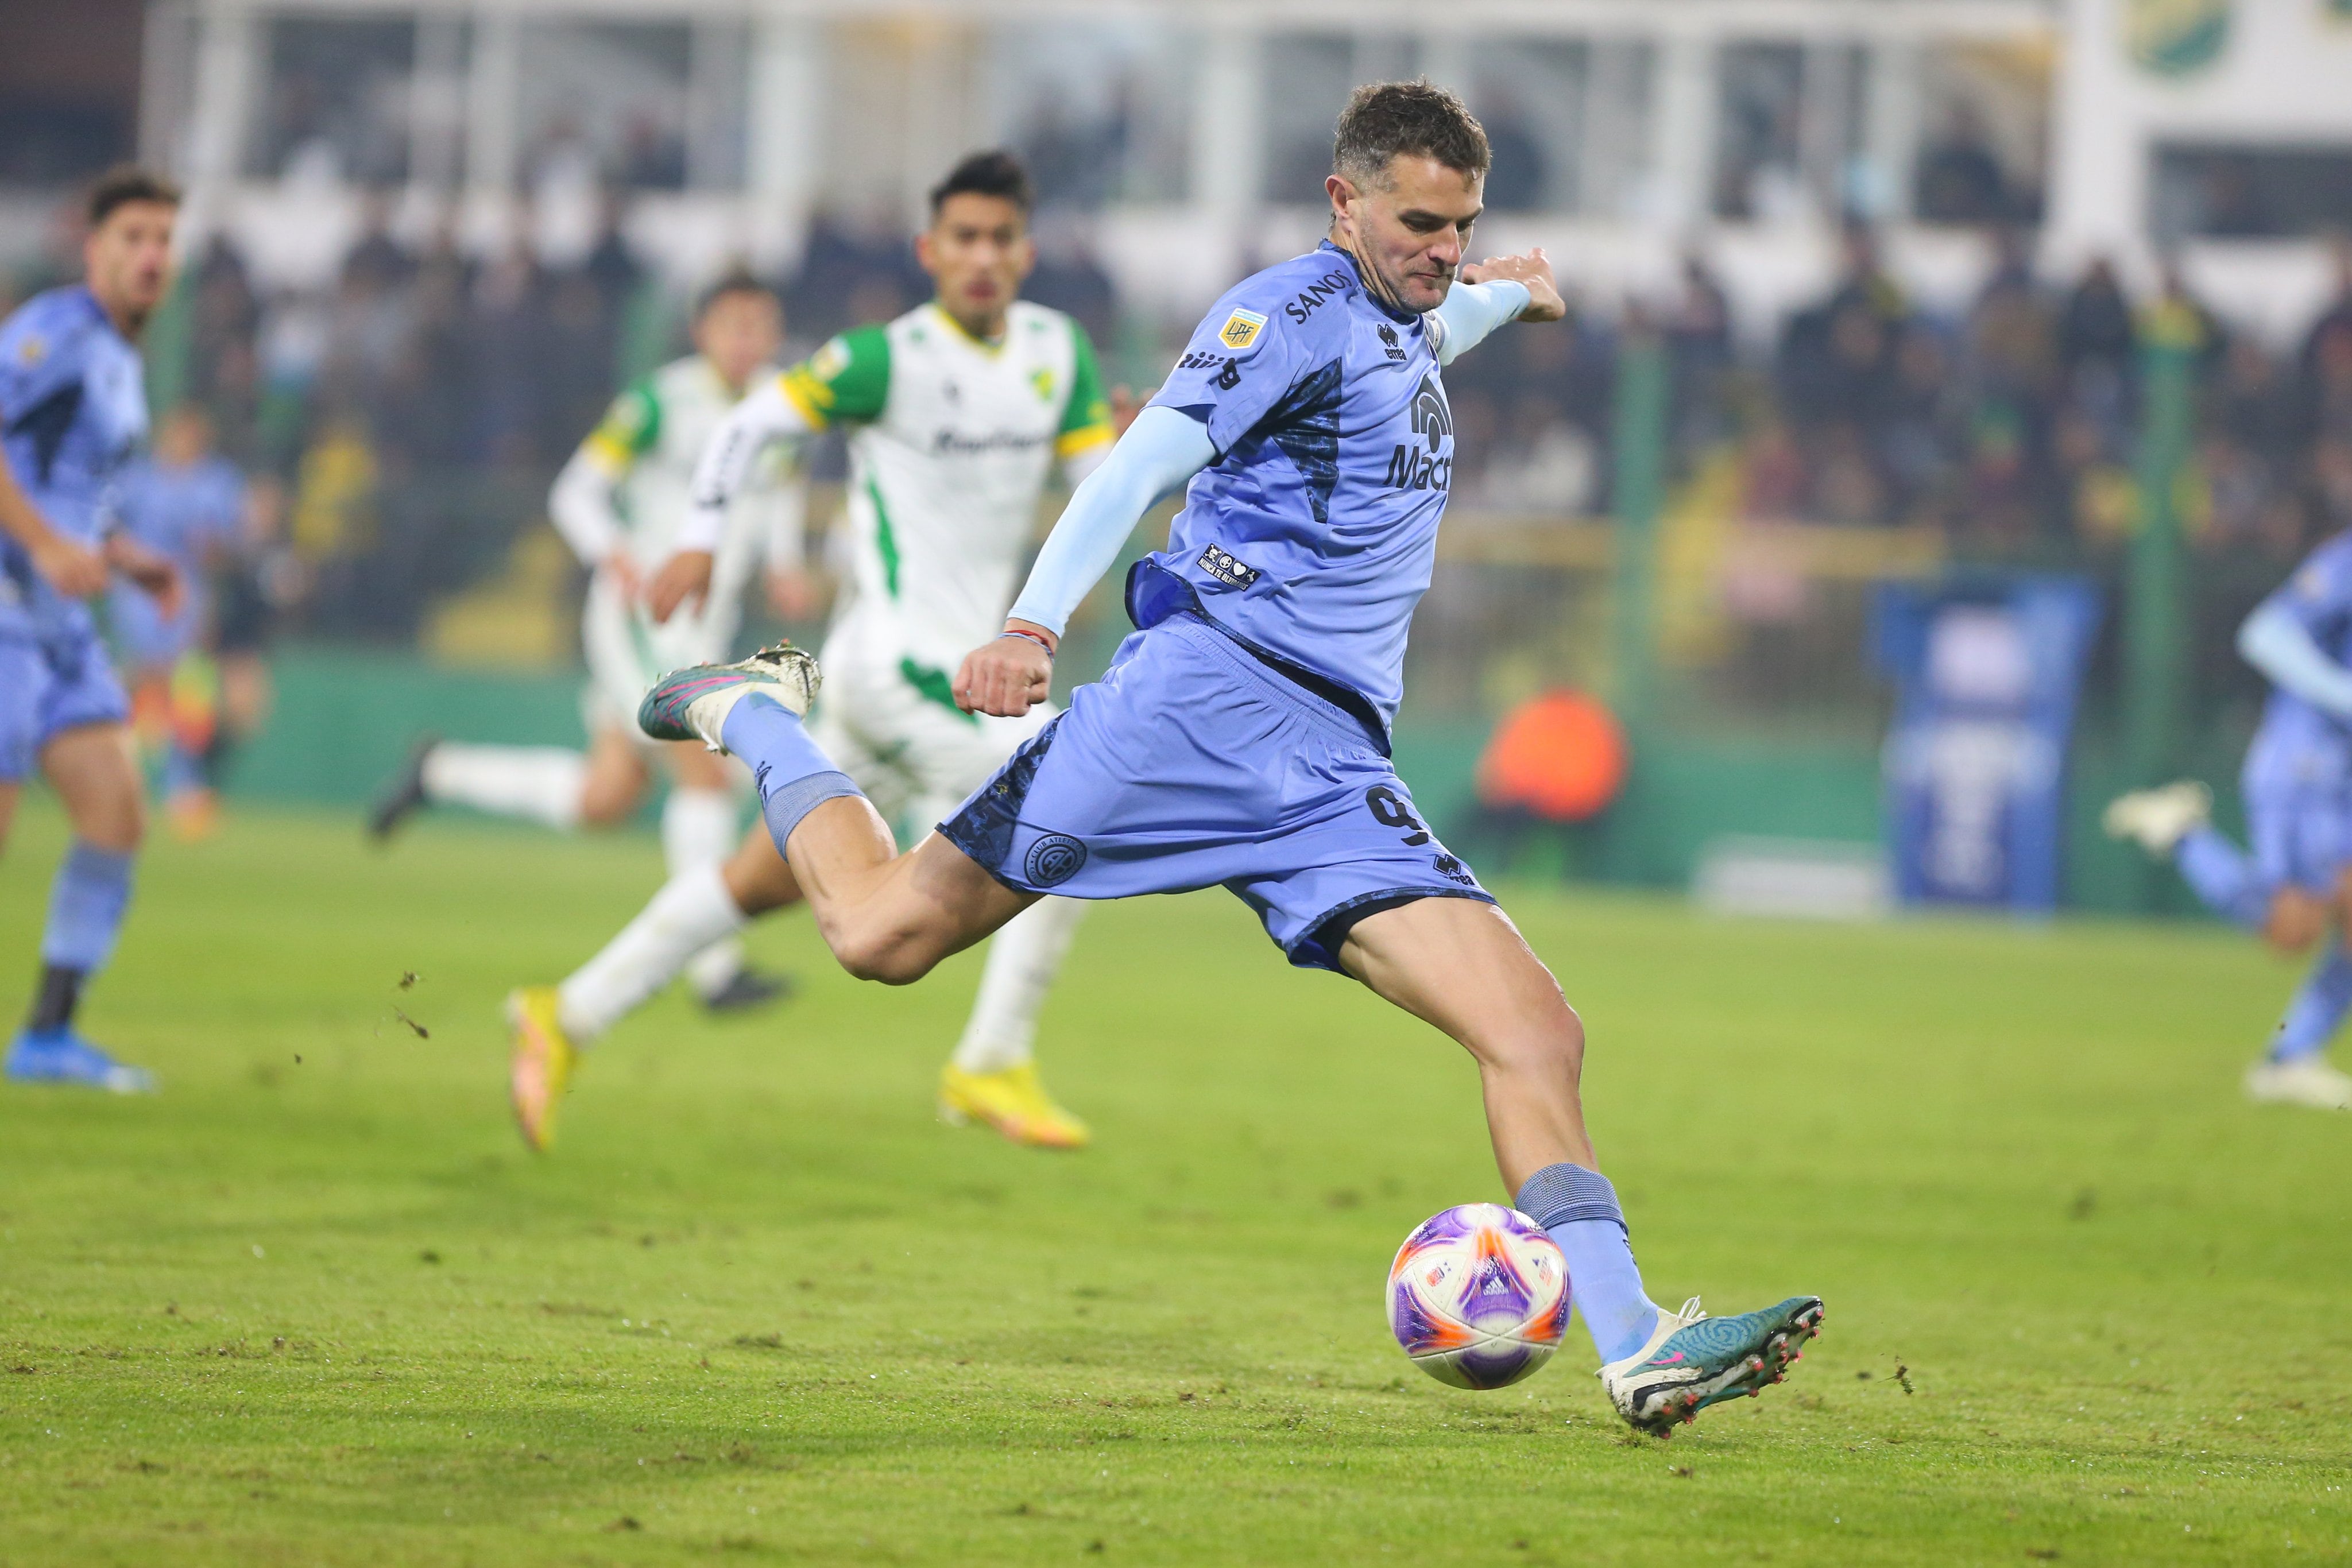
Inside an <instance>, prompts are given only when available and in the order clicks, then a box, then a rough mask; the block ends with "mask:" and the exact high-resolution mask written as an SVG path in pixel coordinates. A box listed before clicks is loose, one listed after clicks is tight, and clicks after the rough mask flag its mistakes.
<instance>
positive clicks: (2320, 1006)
mask: <svg viewBox="0 0 2352 1568" xmlns="http://www.w3.org/2000/svg"><path fill="white" fill-rule="evenodd" d="M2347 1011H2352V954H2347V952H2345V951H2344V945H2343V944H2342V943H2341V942H2337V941H2335V940H2333V939H2330V941H2329V942H2328V944H2327V950H2326V952H2324V953H2322V954H2321V955H2320V956H2319V962H2318V963H2316V964H2314V965H2313V966H2312V967H2311V973H2310V974H2309V975H2307V976H2305V977H2304V982H2303V984H2302V985H2301V986H2299V987H2297V988H2295V993H2294V1000H2293V1001H2291V1002H2289V1003H2287V1005H2286V1017H2284V1018H2283V1019H2280V1020H2279V1027H2278V1035H2277V1037H2276V1038H2275V1039H2273V1040H2272V1041H2271V1060H2272V1061H2301V1060H2302V1059H2303V1058H2305V1057H2306V1056H2316V1055H2318V1054H2319V1053H2320V1052H2321V1051H2326V1049H2327V1042H2328V1040H2331V1039H2333V1038H2334V1036H2335V1034H2336V1026H2337V1025H2338V1024H2340V1023H2342V1022H2343V1021H2344V1015H2345V1013H2346V1012H2347Z"/></svg>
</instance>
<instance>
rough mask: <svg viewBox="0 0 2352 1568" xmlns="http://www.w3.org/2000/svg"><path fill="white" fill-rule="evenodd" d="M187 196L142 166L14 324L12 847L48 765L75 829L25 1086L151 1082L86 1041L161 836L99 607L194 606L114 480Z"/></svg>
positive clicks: (7, 429) (5, 440) (103, 187)
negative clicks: (117, 578)
mask: <svg viewBox="0 0 2352 1568" xmlns="http://www.w3.org/2000/svg"><path fill="white" fill-rule="evenodd" d="M178 211H179V193H177V192H176V191H175V190H173V187H172V186H171V185H170V184H169V183H166V182H164V181H163V180H161V179H158V178H156V177H155V176H153V175H151V174H147V173H145V172H141V171H139V170H136V169H119V170H115V171H113V172H110V173H107V174H105V175H103V176H101V177H100V180H99V182H98V183H97V185H96V186H95V187H94V188H93V189H92V191H91V193H90V199H89V237H88V238H87V239H86V240H85V241H84V242H83V245H82V262H83V267H84V277H83V281H82V282H80V283H79V284H76V285H74V286H71V287H65V288H55V289H51V290H50V291H48V292H47V293H46V294H40V295H36V296H35V297H34V298H31V299H29V300H27V301H26V303H25V304H24V306H23V307H22V308H19V309H18V310H17V311H16V313H15V314H14V315H12V316H10V317H9V318H8V319H6V320H5V322H0V842H5V838H6V834H7V829H8V824H9V822H10V821H11V819H12V818H13V817H14V815H15V813H16V798H17V796H18V794H19V793H20V792H21V790H22V788H23V780H24V778H25V776H26V773H28V772H30V771H31V770H32V768H34V766H35V765H36V764H37V765H38V766H39V768H40V769H41V771H42V773H43V774H44V775H45V776H46V777H47V779H48V780H49V783H50V784H51V785H52V786H53V787H55V789H57V792H58V799H59V800H62V801H63V802H64V804H65V809H66V816H67V818H68V821H70V822H71V823H72V826H73V834H74V841H73V846H72V848H70V849H69V850H68V851H67V852H66V858H65V863H64V865H62V866H60V867H59V868H58V875H57V881H56V883H55V884H54V886H53V887H52V889H51V892H50V894H49V920H48V927H47V932H46V933H45V934H44V935H43V936H42V938H41V977H40V985H39V988H38V990H37V993H36V994H35V996H34V998H33V1009H32V1014H31V1016H30V1017H29V1018H28V1019H26V1024H25V1028H24V1030H22V1031H21V1032H20V1033H18V1034H17V1036H16V1039H15V1040H14V1041H12V1042H11V1044H10V1046H9V1048H8V1055H7V1059H6V1061H5V1068H0V1071H5V1073H6V1075H7V1076H8V1077H9V1078H11V1079H14V1080H17V1081H19V1082H66V1083H85V1084H90V1085H94V1086H97V1087H100V1088H105V1089H112V1090H116V1091H120V1092H129V1091H135V1090H141V1089H145V1088H148V1087H150V1086H151V1082H150V1080H149V1078H148V1076H147V1074H146V1073H144V1072H142V1071H140V1070H139V1069H137V1068H134V1067H126V1066H123V1065H122V1064H121V1063H120V1062H117V1061H114V1060H112V1059H111V1058H110V1057H109V1056H108V1055H107V1054H106V1052H104V1051H100V1049H99V1048H98V1047H96V1046H94V1045H92V1044H90V1043H89V1041H88V1040H84V1039H82V1038H81V1036H80V1035H79V1033H77V1032H76V1030H75V1029H74V1010H75V1008H76V1007H77V1005H78V1004H79V1001H80V998H81V990H82V986H83V983H84V982H85V981H87V980H88V979H89V977H90V976H91V975H92V974H94V973H96V972H97V970H98V969H100V967H102V966H104V964H105V963H106V960H107V958H108V956H110V954H111V953H112V952H113V950H114V938H115V933H116V931H117V930H118V929H119V928H120V927H121V924H122V914H123V910H124V909H125V907H126V906H128V904H130V902H131V857H132V855H133V854H135V853H136V852H138V849H139V841H140V839H141V837H142V834H143V833H144V831H145V827H146V817H145V806H144V803H143V801H142V799H141V794H142V791H141V789H140V781H139V770H138V767H137V765H136V763H135V762H134V761H133V760H132V757H131V735H130V730H129V728H128V727H127V725H126V724H125V722H124V721H125V720H126V719H128V718H129V716H130V711H131V710H130V704H129V702H128V701H127V700H126V699H125V698H124V695H123V691H122V684H121V682H120V681H118V680H117V679H116V678H115V675H114V671H113V668H112V666H111V665H110V664H109V663H108V662H107V653H106V645H105V643H103V642H101V641H100V637H99V634H98V628H97V626H96V624H95V622H93V621H92V619H91V617H90V612H89V606H88V605H87V604H85V603H84V602H83V601H85V600H87V599H89V598H90V597H91V596H93V595H95V594H97V593H99V592H100V591H103V590H104V589H105V588H106V585H107V582H108V580H109V579H110V577H111V576H113V575H115V574H120V575H121V576H123V577H125V578H128V579H129V580H131V582H132V583H134V584H135V585H136V586H138V587H139V588H141V589H142V590H143V591H146V592H148V593H150V594H152V595H153V596H154V597H155V600H156V601H157V603H158V605H159V607H160V608H161V609H162V610H163V613H164V614H165V615H167V616H168V615H170V614H171V613H173V611H175V610H176V609H177V607H178V601H179V596H180V581H179V574H178V573H177V572H176V571H175V570H173V566H172V564H171V562H170V561H169V560H167V559H164V558H163V557H162V556H160V555H158V554H156V553H155V552H154V551H152V550H151V549H147V548H146V547H145V546H143V545H142V544H140V543H139V542H138V541H136V540H134V539H132V538H130V537H129V536H127V535H125V534H122V533H121V532H118V531H115V529H114V527H113V517H112V513H111V509H110V489H111V487H112V486H113V484H114V482H115V479H116V477H117V476H118V474H119V473H120V471H121V468H122V466H123V465H124V464H125V463H126V462H128V461H129V460H130V458H131V455H132V453H133V452H134V451H135V450H136V449H137V447H138V445H139V444H140V442H141V441H142V439H143V438H144V437H145V436H146V434H147V393H146V388H145V386H144V384H143V375H142V369H141V365H140V361H139V350H138V349H137V348H135V347H134V346H133V343H134V341H135V340H136V339H137V337H138V335H139V331H140V329H141V328H142V326H144V325H145V323H146V320H147V318H148V316H149V315H150V314H151V313H152V311H153V310H154V308H155V307H156V306H157V305H159V304H161V303H162V301H163V292H164V289H165V288H166V287H168V285H169V283H170V280H171V268H172V225H173V220H174V218H175V217H176V216H177V214H178Z"/></svg>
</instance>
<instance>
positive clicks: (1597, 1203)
mask: <svg viewBox="0 0 2352 1568" xmlns="http://www.w3.org/2000/svg"><path fill="white" fill-rule="evenodd" d="M1517 1207H1518V1210H1519V1212H1520V1213H1521V1214H1524V1215H1527V1216H1528V1217H1529V1218H1533V1219H1534V1220H1535V1222H1536V1223H1537V1224H1538V1225H1540V1226H1542V1227H1543V1228H1544V1229H1545V1230H1546V1231H1548V1232H1549V1233H1550V1236H1551V1239H1553V1240H1554V1241H1557V1242H1559V1249H1560V1251H1561V1252H1562V1253H1563V1254H1565V1255H1566V1257H1567V1259H1568V1288H1569V1293H1570V1300H1572V1301H1574V1302H1575V1304H1576V1309H1577V1311H1579V1312H1582V1313H1583V1314H1584V1327H1585V1331H1586V1332H1587V1333H1590V1334H1591V1335H1592V1348H1593V1349H1594V1350H1596V1351H1599V1352H1600V1353H1601V1362H1602V1363H1603V1364H1607V1363H1609V1362H1612V1361H1622V1360H1623V1359H1624V1358H1625V1357H1627V1356H1629V1355H1631V1354H1633V1353H1634V1352H1635V1351H1637V1350H1639V1349H1641V1348H1642V1346H1643V1344H1644V1343H1647V1342H1648V1340H1649V1337H1650V1335H1651V1334H1652V1333H1654V1332H1655V1331H1656V1329H1657V1326H1658V1309H1657V1306H1656V1305H1655V1304H1654V1302H1652V1301H1651V1300H1650V1298H1649V1296H1648V1295H1647V1294H1646V1293H1645V1292H1644V1291H1643V1289H1642V1270H1641V1268H1640V1266H1639V1265H1637V1264H1636V1263H1635V1262H1634V1261H1633V1243H1632V1241H1631V1240H1630V1239H1629V1237H1628V1232H1627V1231H1626V1229H1625V1211H1624V1210H1623V1209H1622V1208H1620V1207H1618V1206H1617V1189H1616V1188H1615V1187H1614V1186H1611V1185H1610V1182H1609V1178H1608V1177H1607V1176H1602V1175H1601V1173H1600V1172H1599V1171H1594V1170H1587V1169H1585V1168H1584V1167H1583V1166H1575V1165H1567V1164H1561V1165H1556V1166H1544V1168H1543V1169H1541V1170H1539V1171H1538V1172H1536V1174H1535V1175H1533V1176H1529V1177H1528V1182H1527V1185H1526V1186H1523V1187H1521V1188H1519V1196H1518V1198H1517Z"/></svg>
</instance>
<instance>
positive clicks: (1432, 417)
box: [1381, 376, 1454, 490]
mask: <svg viewBox="0 0 2352 1568" xmlns="http://www.w3.org/2000/svg"><path fill="white" fill-rule="evenodd" d="M1412 433H1413V434H1414V435H1416V436H1418V437H1420V440H1419V441H1406V442H1400V443H1399V444H1397V445H1396V446H1394V447H1393V448H1391V450H1390V452H1389V471H1388V476H1387V477H1386V478H1385V479H1384V480H1382V481H1381V483H1382V484H1383V485H1385V486H1387V487H1388V488H1389V489H1391V490H1444V489H1446V488H1448V487H1449V486H1452V484H1453V483H1454V410H1453V408H1452V407H1451V406H1450V405H1449V404H1448V403H1447V402H1446V401H1445V389H1444V387H1442V386H1440V385H1439V384H1438V382H1437V378H1436V377H1435V376H1423V377H1422V378H1421V385H1420V386H1419V387H1418V388H1416V389H1415V390H1414V392H1413V394H1412ZM1424 447H1426V450H1423V448H1424ZM1441 451H1442V452H1443V455H1440V453H1441Z"/></svg>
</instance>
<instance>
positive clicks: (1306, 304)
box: [1282, 272, 1354, 321]
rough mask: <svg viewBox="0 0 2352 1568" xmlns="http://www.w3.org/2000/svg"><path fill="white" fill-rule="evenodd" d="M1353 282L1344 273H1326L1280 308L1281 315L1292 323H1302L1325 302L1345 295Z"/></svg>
mask: <svg viewBox="0 0 2352 1568" xmlns="http://www.w3.org/2000/svg"><path fill="white" fill-rule="evenodd" d="M1353 281H1354V279H1352V278H1350V277H1349V276H1348V275H1347V274H1346V273H1344V272H1327V273H1325V274H1324V275H1323V276H1322V277H1318V278H1317V279H1316V280H1315V281H1314V282H1312V283H1310V284H1308V285H1307V287H1306V289H1305V290H1304V291H1303V292H1301V293H1300V294H1299V296H1298V297H1297V298H1296V299H1293V300H1292V301H1291V302H1290V303H1289V304H1287V305H1285V306H1284V307H1283V308H1282V313H1283V314H1284V315H1285V316H1287V317H1289V318H1290V319H1292V320H1294V321H1304V320H1306V319H1307V318H1308V317H1309V316H1312V315H1314V314H1315V312H1316V309H1317V308H1318V307H1319V306H1321V305H1322V304H1324V303H1325V302H1326V301H1327V300H1331V299H1336V298H1339V296H1340V295H1342V294H1345V293H1346V292H1347V291H1348V286H1349V284H1350V283H1351V282H1353Z"/></svg>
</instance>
